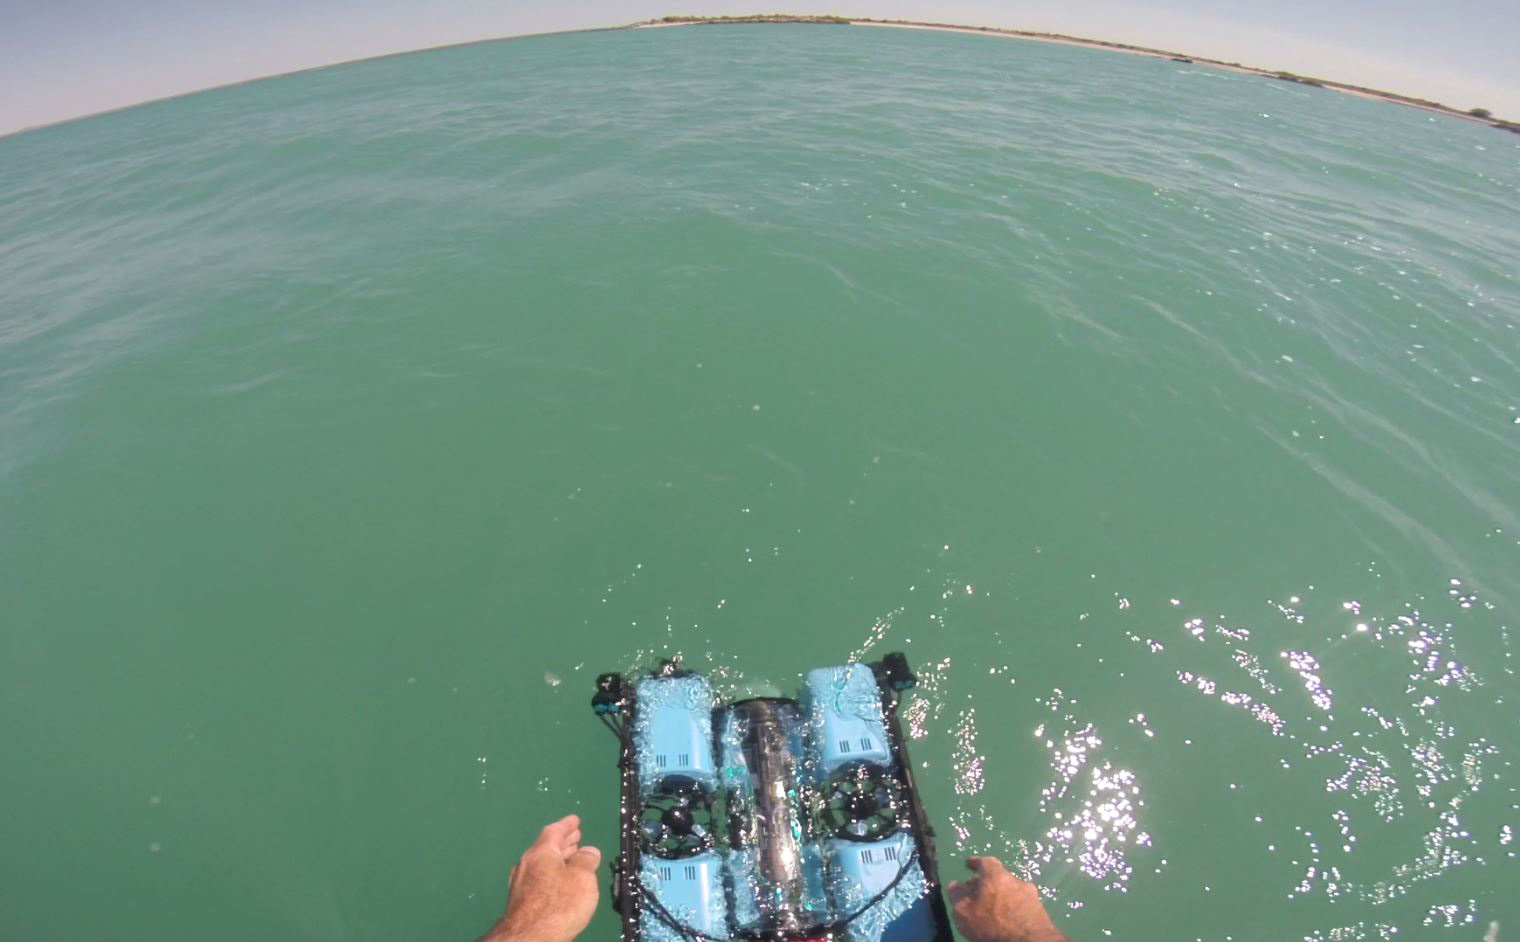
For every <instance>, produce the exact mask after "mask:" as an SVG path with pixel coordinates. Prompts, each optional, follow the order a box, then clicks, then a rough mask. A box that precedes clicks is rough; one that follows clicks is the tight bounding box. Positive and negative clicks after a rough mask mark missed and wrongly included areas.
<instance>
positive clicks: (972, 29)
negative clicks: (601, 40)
mask: <svg viewBox="0 0 1520 942" xmlns="http://www.w3.org/2000/svg"><path fill="white" fill-rule="evenodd" d="M809 21H812V23H809ZM785 23H796V24H800V25H814V24H816V25H836V24H837V25H841V26H854V25H871V24H887V25H898V26H903V27H915V28H920V29H925V30H941V31H950V30H960V31H964V32H966V33H989V34H993V35H1001V36H1006V37H1009V38H1013V39H1025V40H1028V41H1031V42H1039V41H1041V39H1040V37H1048V38H1049V39H1052V40H1065V41H1069V42H1072V43H1079V44H1083V45H1085V46H1087V47H1088V48H1091V49H1098V50H1107V51H1110V52H1116V53H1126V52H1138V53H1144V54H1150V55H1156V56H1168V57H1173V58H1176V57H1183V58H1186V59H1188V60H1189V61H1190V62H1191V63H1192V64H1199V65H1204V66H1216V67H1222V68H1227V69H1228V68H1236V69H1241V70H1244V71H1247V72H1252V73H1257V74H1260V75H1262V76H1264V77H1268V78H1275V77H1289V78H1290V80H1297V79H1309V80H1310V81H1311V82H1312V83H1313V84H1317V85H1320V86H1321V87H1325V88H1330V89H1332V90H1342V91H1347V92H1350V93H1352V94H1357V93H1362V94H1364V95H1365V96H1366V97H1370V98H1375V99H1377V100H1379V101H1384V102H1387V103H1388V104H1391V105H1404V106H1405V107H1413V108H1422V109H1424V110H1427V111H1433V112H1437V113H1442V114H1445V115H1447V116H1448V117H1452V118H1457V119H1461V120H1467V121H1474V122H1477V123H1480V124H1487V125H1489V126H1490V127H1497V128H1499V129H1501V130H1511V131H1515V132H1516V133H1520V122H1516V121H1509V120H1507V119H1503V118H1499V117H1497V116H1495V115H1493V114H1492V113H1489V114H1487V115H1486V116H1483V115H1478V114H1474V111H1478V110H1486V109H1470V110H1467V111H1464V110H1462V109H1460V108H1453V107H1451V106H1450V105H1446V104H1443V103H1441V102H1437V101H1432V100H1428V99H1422V98H1415V97H1413V96H1411V95H1405V94H1402V93H1400V92H1387V91H1383V90H1381V89H1375V88H1368V87H1366V86H1361V85H1352V84H1350V83H1349V82H1339V81H1336V80H1334V79H1321V78H1317V77H1313V76H1299V75H1295V74H1294V73H1291V72H1286V71H1283V70H1281V69H1266V68H1260V67H1257V66H1249V65H1243V64H1241V63H1239V62H1226V61H1224V60H1222V59H1212V58H1209V57H1207V56H1198V55H1193V54H1191V53H1184V52H1173V51H1170V50H1166V49H1157V48H1155V47H1152V46H1137V45H1134V44H1132V43H1123V42H1117V41H1114V40H1108V39H1088V38H1085V37H1082V36H1071V35H1068V34H1065V33H1049V32H1040V31H1036V30H1021V29H1015V28H1012V27H1002V26H974V25H965V24H955V23H932V22H929V21H926V20H886V19H875V18H873V17H847V16H835V15H832V14H826V13H814V14H808V13H798V14H791V13H773V14H749V15H732V16H702V15H700V14H693V15H670V16H663V17H655V18H653V19H647V20H636V21H634V22H632V23H624V24H620V25H613V26H586V27H580V28H577V29H554V30H545V31H543V32H538V33H511V34H508V35H505V36H487V37H483V38H481V39H466V40H463V41H461V42H457V43H441V44H439V45H436V46H417V47H415V48H412V49H398V50H396V51H394V52H381V53H376V54H375V55H372V56H360V57H358V58H355V59H340V60H339V61H337V62H324V63H322V64H321V65H312V66H304V67H302V68H299V69H290V70H287V71H285V72H271V73H269V74H267V75H255V76H252V77H250V78H245V79H238V80H237V81H233V82H223V83H221V84H218V85H207V86H205V87H204V88H196V89H191V90H190V91H185V92H177V93H175V94H173V95H164V96H162V97H160V98H149V99H146V100H144V101H137V102H133V103H131V104H129V105H119V106H117V107H114V108H106V109H104V110H101V111H91V112H89V113H87V114H81V115H74V116H72V117H68V118H59V119H58V120H57V121H48V122H45V123H43V124H31V125H27V126H26V127H22V128H17V129H16V130H14V131H5V132H3V133H0V140H5V139H7V138H11V137H18V136H20V135H22V134H31V133H33V132H36V131H45V130H48V129H49V128H56V127H61V126H63V125H66V124H73V123H75V122H77V121H87V120H89V119H91V118H103V117H105V116H107V115H113V114H120V113H121V112H124V111H131V110H132V109H134V108H145V107H148V106H150V105H160V104H163V103H165V102H170V101H178V100H179V99H181V98H189V97H191V96H193V95H201V94H205V93H207V92H217V91H224V90H226V89H229V88H239V87H241V86H244V85H252V84H254V83H255V82H267V81H271V80H273V79H280V78H287V77H289V76H292V75H305V74H306V73H309V72H321V71H323V70H325V69H336V68H341V67H343V66H348V65H358V64H359V63H361V62H376V61H379V60H382V59H394V58H397V57H399V56H410V55H415V54H417V53H423V52H440V51H442V50H445V49H461V48H466V47H469V46H483V45H487V44H489V43H499V42H512V41H514V40H520V39H539V38H543V37H547V36H574V35H579V34H582V33H610V32H619V31H622V30H633V29H637V28H639V27H642V26H648V25H654V24H664V25H669V26H678V25H692V26H703V25H706V26H723V25H732V26H748V25H777V24H785Z"/></svg>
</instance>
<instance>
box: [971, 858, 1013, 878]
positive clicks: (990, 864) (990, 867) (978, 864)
mask: <svg viewBox="0 0 1520 942" xmlns="http://www.w3.org/2000/svg"><path fill="white" fill-rule="evenodd" d="M966 866H967V867H969V868H970V869H971V872H972V873H975V874H976V875H978V876H992V875H993V874H997V873H1005V872H1006V871H1007V868H1005V867H1004V866H1003V862H1002V861H1001V860H999V859H997V858H996V857H967V858H966Z"/></svg>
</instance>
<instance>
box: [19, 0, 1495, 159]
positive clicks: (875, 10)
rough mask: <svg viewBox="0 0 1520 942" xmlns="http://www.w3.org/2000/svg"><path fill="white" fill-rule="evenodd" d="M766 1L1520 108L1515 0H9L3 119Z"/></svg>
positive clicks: (33, 121)
mask: <svg viewBox="0 0 1520 942" xmlns="http://www.w3.org/2000/svg"><path fill="white" fill-rule="evenodd" d="M755 9H767V10H768V9H777V10H786V11H788V12H824V13H840V14H843V15H847V16H878V17H888V18H902V19H928V20H935V21H940V22H953V23H969V24H975V25H985V26H1009V27H1016V28H1021V29H1035V30H1048V31H1052V32H1062V33H1070V34H1073V35H1077V36H1086V37H1092V38H1097V39H1109V40H1116V41H1120V42H1132V43H1137V44H1141V45H1153V46H1158V47H1162V48H1168V49H1174V50H1177V51H1181V52H1190V53H1196V54H1198V55H1205V56H1213V57H1217V58H1224V59H1234V60H1239V61H1241V62H1244V63H1246V64H1249V65H1260V66H1264V67H1268V68H1274V69H1288V70H1290V71H1294V72H1302V73H1306V74H1312V75H1318V76H1321V77H1324V78H1329V79H1335V80H1340V81H1349V82H1356V83H1363V84H1367V85H1370V86H1373V87H1376V88H1383V89H1387V90H1389V91H1396V92H1402V93H1404V94H1409V95H1416V96H1421V97H1427V98H1432V99H1435V100H1438V101H1442V102H1445V103H1446V104H1449V105H1452V106H1454V107H1461V108H1470V107H1475V106H1482V107H1487V108H1490V109H1492V110H1494V111H1495V112H1496V113H1499V114H1500V115H1506V116H1509V117H1512V118H1517V119H1520V54H1517V53H1516V51H1515V48H1514V42H1515V38H1516V37H1517V36H1520V2H1517V0H1444V2H1441V3H1434V2H1430V0H1255V2H1244V0H1238V2H1237V0H1214V2H1211V0H1128V2H1117V0H1115V2H1100V0H949V2H932V0H767V2H761V3H756V2H753V0H570V2H566V3H562V4H556V5H550V4H548V3H544V2H542V0H540V2H524V0H367V2H361V0H131V2H126V0H63V2H60V0H0V134H3V133H6V132H9V131H14V130H17V129H19V128H23V127H27V126H32V125H38V124H45V123H50V122H54V121H60V120H64V119H66V118H71V117H77V116H80V115H85V114H91V113H94V112H98V111H104V110H108V109H112V108H119V107H122V106H125V105H129V104H134V103H136V102H141V101H148V100H151V99H154V98H163V97H166V96H169V95H177V94H181V93H184V92H189V91H194V90H196V89H199V88H206V87H210V86H214V85H222V84H226V83H229V82H236V81H242V80H245V79H250V78H256V77H258V76H262V75H272V74H277V73H280V72H288V71H291V70H294V69H301V68H309V67H312V66H318V65H325V64H328V63H333V62H341V61H344V60H348V59H356V58H363V57H366V56H373V55H380V54H383V53H388V52H399V51H402V50H406V49H417V48H423V47H427V46H436V45H444V44H448V43H457V42H467V41H470V40H476V39H486V38H490V37H495V36H510V35H518V34H522V33H535V32H544V31H549V30H560V29H579V28H584V27H591V26H605V25H613V24H619V23H627V22H631V21H634V20H639V19H647V18H650V17H654V16H661V15H664V14H667V13H688V12H698V13H747V12H752V11H754V10H755Z"/></svg>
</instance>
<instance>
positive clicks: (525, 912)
mask: <svg viewBox="0 0 1520 942" xmlns="http://www.w3.org/2000/svg"><path fill="white" fill-rule="evenodd" d="M601 861H602V852H601V851H599V850H597V849H596V848H595V847H582V846H581V819H580V818H578V817H576V816H575V815H573V814H572V815H570V816H569V817H565V818H561V819H559V820H558V821H556V822H554V823H553V824H551V825H549V826H548V827H546V828H544V829H543V830H542V831H541V832H539V835H538V840H536V841H534V842H533V846H532V847H529V848H528V850H527V853H525V854H523V855H522V859H521V860H519V861H518V862H517V866H515V867H513V868H512V875H511V876H510V877H508V879H507V911H506V912H505V913H504V914H503V915H502V917H501V921H500V922H498V923H497V924H496V928H494V929H492V930H491V931H490V932H488V933H486V936H485V938H484V939H482V940H481V942H572V940H573V939H574V938H575V937H576V936H577V935H580V933H581V931H582V930H583V929H585V928H586V925H587V924H588V923H589V922H591V914H592V913H593V912H595V911H596V901H597V896H598V892H599V891H598V887H597V877H596V867H597V864H599V863H601Z"/></svg>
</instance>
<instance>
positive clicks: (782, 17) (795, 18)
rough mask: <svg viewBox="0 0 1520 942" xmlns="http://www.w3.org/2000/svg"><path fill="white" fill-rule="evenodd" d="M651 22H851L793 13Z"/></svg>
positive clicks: (688, 17) (660, 19) (655, 21)
mask: <svg viewBox="0 0 1520 942" xmlns="http://www.w3.org/2000/svg"><path fill="white" fill-rule="evenodd" d="M649 22H651V23H670V24H676V23H849V22H851V20H850V18H849V17H848V16H808V15H800V14H793V13H747V14H744V15H741V16H695V15H693V16H662V17H660V18H659V19H657V20H650V21H649Z"/></svg>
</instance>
